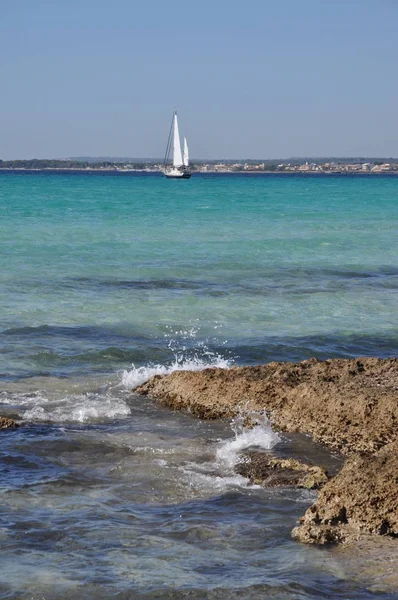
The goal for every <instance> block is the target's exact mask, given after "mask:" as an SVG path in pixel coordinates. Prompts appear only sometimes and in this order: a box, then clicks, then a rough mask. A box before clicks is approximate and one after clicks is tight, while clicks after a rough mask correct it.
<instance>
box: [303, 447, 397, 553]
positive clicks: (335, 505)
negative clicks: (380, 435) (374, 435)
mask: <svg viewBox="0 0 398 600" xmlns="http://www.w3.org/2000/svg"><path fill="white" fill-rule="evenodd" d="M362 533H364V534H367V533H373V534H374V533H376V534H379V535H389V536H392V537H397V536H398V441H396V442H393V443H391V444H387V445H386V446H384V448H382V449H381V450H379V451H378V452H377V453H376V454H375V455H372V454H362V455H357V456H352V457H350V458H349V459H348V460H347V461H346V463H345V465H344V466H343V468H342V470H341V471H340V473H338V474H337V475H336V477H334V478H333V479H331V480H330V481H329V482H328V483H327V484H326V485H325V486H324V487H323V489H322V490H321V491H320V493H319V497H318V500H317V501H316V503H315V504H314V505H313V506H311V507H310V508H309V509H308V510H307V512H306V513H305V515H304V517H302V519H301V520H300V525H299V526H298V527H296V528H295V529H294V530H293V532H292V535H293V537H294V538H295V539H298V540H300V541H304V542H309V543H314V542H317V543H326V542H341V541H343V542H347V541H351V540H353V539H355V538H358V536H359V535H360V534H362Z"/></svg>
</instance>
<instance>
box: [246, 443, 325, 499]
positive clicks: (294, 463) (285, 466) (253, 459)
mask: <svg viewBox="0 0 398 600" xmlns="http://www.w3.org/2000/svg"><path fill="white" fill-rule="evenodd" d="M235 471H236V472H237V473H239V475H243V477H247V478H248V479H250V481H251V482H252V483H255V484H257V485H263V486H266V487H268V486H269V487H276V486H289V485H292V486H296V487H302V488H307V489H309V490H315V489H319V488H321V487H322V486H323V485H324V484H325V483H326V482H327V481H328V476H327V473H326V471H325V470H324V469H322V467H317V466H313V465H309V464H306V463H303V462H301V461H298V460H295V459H294V458H277V457H275V456H272V455H270V454H269V453H267V452H255V451H248V452H245V453H244V454H243V458H242V461H241V462H239V463H238V464H237V465H236V467H235Z"/></svg>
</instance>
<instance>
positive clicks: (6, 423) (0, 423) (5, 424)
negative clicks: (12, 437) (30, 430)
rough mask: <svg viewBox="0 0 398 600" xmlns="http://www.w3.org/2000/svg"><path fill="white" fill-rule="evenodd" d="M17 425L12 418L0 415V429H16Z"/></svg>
mask: <svg viewBox="0 0 398 600" xmlns="http://www.w3.org/2000/svg"><path fill="white" fill-rule="evenodd" d="M17 427H19V425H18V423H17V422H16V421H14V419H9V418H8V417H0V429H16V428H17Z"/></svg>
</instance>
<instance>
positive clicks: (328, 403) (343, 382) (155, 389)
mask: <svg viewBox="0 0 398 600" xmlns="http://www.w3.org/2000/svg"><path fill="white" fill-rule="evenodd" d="M135 391H137V392H138V393H141V394H148V395H150V396H152V397H154V398H157V399H158V400H159V401H160V402H162V403H164V404H166V405H168V406H171V407H172V408H174V409H185V410H188V411H189V412H191V413H192V414H194V415H196V416H198V417H200V418H205V419H215V418H222V417H226V418H232V417H233V416H235V415H236V414H237V413H238V412H240V411H241V409H242V408H245V407H246V409H247V413H248V414H249V413H250V411H253V410H254V411H265V412H266V414H267V415H268V416H269V418H270V419H271V420H272V422H273V424H274V425H275V426H276V427H277V428H279V429H281V430H284V431H289V432H302V433H307V434H310V435H311V436H312V437H313V438H314V439H315V440H317V441H319V442H322V443H324V444H326V445H327V446H329V447H331V448H334V449H338V450H339V451H341V452H342V453H345V454H346V455H349V456H350V458H349V459H348V460H347V462H346V464H345V465H344V467H343V469H342V470H341V472H340V473H339V474H338V475H337V476H336V477H335V478H333V479H332V480H330V481H329V482H328V483H326V485H324V487H323V488H322V490H321V491H320V494H319V498H318V500H317V502H316V503H315V504H314V505H313V506H312V507H311V508H309V509H308V510H307V512H306V514H305V516H304V517H303V518H302V520H301V524H300V525H299V527H296V528H295V529H294V530H293V537H295V539H299V540H301V541H304V542H308V543H314V542H317V543H330V542H350V541H352V540H354V539H356V538H358V536H359V535H362V534H363V535H367V534H370V533H377V534H381V535H389V536H392V537H395V536H397V537H398V475H397V473H398V452H397V451H398V427H397V424H398V359H378V358H361V359H353V360H346V359H333V360H327V361H323V362H321V361H318V360H316V359H311V360H307V361H303V362H301V363H270V364H267V365H262V366H258V367H234V368H232V369H228V370H223V369H206V370H204V371H201V372H187V371H180V372H175V373H172V374H171V375H169V376H164V377H161V376H158V377H155V378H153V379H151V380H150V381H148V382H146V383H145V384H144V385H142V386H140V387H139V388H137V389H136V390H135ZM240 468H241V469H246V471H245V472H246V473H248V475H247V476H249V477H253V478H254V479H255V478H256V477H258V472H257V471H256V470H255V469H254V467H250V465H246V467H243V466H242V467H240ZM251 469H252V470H251ZM262 469H263V470H264V471H263V473H262V477H263V481H267V478H268V479H269V478H270V477H271V478H272V476H273V477H274V481H278V477H281V473H282V471H283V469H284V467H282V466H281V465H279V467H278V468H276V471H277V472H278V474H277V475H275V473H274V472H272V471H273V470H274V467H273V466H272V465H271V464H268V465H267V466H263V467H262ZM283 477H284V480H285V481H286V477H287V478H291V480H294V478H295V475H294V474H292V471H290V475H289V476H287V475H286V472H285V474H284V476H283ZM308 483H310V482H308ZM314 483H315V482H314Z"/></svg>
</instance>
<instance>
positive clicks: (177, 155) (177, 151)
mask: <svg viewBox="0 0 398 600" xmlns="http://www.w3.org/2000/svg"><path fill="white" fill-rule="evenodd" d="M183 164H185V163H183V161H182V154H181V143H180V134H179V132H178V121H177V113H176V112H175V113H174V137H173V166H174V167H182V165H183Z"/></svg>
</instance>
